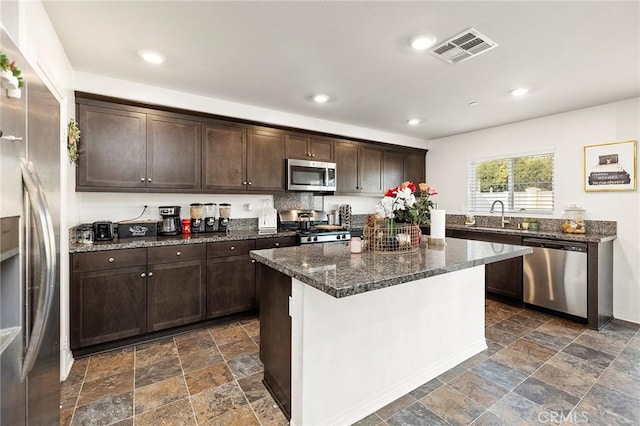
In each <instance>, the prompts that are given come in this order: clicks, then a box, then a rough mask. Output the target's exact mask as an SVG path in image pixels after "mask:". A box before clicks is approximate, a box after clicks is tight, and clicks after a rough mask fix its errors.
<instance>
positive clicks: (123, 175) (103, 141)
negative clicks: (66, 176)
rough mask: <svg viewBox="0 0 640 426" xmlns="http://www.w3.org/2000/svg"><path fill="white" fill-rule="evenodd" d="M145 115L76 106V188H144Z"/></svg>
mask: <svg viewBox="0 0 640 426" xmlns="http://www.w3.org/2000/svg"><path fill="white" fill-rule="evenodd" d="M146 121H147V117H146V114H142V113H139V112H134V111H127V110H121V109H112V108H102V107H98V106H90V105H83V104H79V105H78V124H79V128H80V132H81V137H82V139H81V142H80V144H81V149H80V151H79V152H80V158H79V159H78V170H77V175H76V185H77V186H78V187H79V188H83V187H87V188H91V187H101V188H145V187H146V184H147V174H146V163H147V157H146V138H147V136H146V132H147V123H146Z"/></svg>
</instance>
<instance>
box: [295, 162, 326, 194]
mask: <svg viewBox="0 0 640 426" xmlns="http://www.w3.org/2000/svg"><path fill="white" fill-rule="evenodd" d="M287 189H288V190H290V191H335V189H336V165H335V163H326V162H320V161H308V160H293V159H290V160H287Z"/></svg>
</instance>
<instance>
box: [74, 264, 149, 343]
mask: <svg viewBox="0 0 640 426" xmlns="http://www.w3.org/2000/svg"><path fill="white" fill-rule="evenodd" d="M144 275H145V267H144V266H135V267H131V268H120V269H108V270H102V271H90V272H78V273H75V274H73V275H72V281H71V348H72V349H75V348H79V347H82V346H89V345H95V344H97V343H103V342H109V341H112V340H116V339H122V338H125V337H130V336H136V335H139V334H142V333H144V332H146V330H147V328H146V324H147V309H146V306H147V305H146V304H147V299H146V295H147V280H146V278H144Z"/></svg>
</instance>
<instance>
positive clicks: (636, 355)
mask: <svg viewBox="0 0 640 426" xmlns="http://www.w3.org/2000/svg"><path fill="white" fill-rule="evenodd" d="M486 336H487V345H488V346H489V348H488V349H487V350H485V351H484V352H482V353H480V354H478V355H476V356H474V357H473V358H470V359H469V360H467V361H465V362H463V363H462V364H460V365H458V366H456V367H454V368H452V369H451V370H449V371H447V372H445V373H443V374H442V375H440V376H439V377H437V378H435V379H433V380H431V381H430V382H428V383H426V384H424V385H422V386H420V387H419V388H417V389H415V390H413V391H412V392H410V393H408V394H406V395H404V396H402V397H401V398H399V399H397V400H396V401H394V402H392V403H390V404H388V405H387V406H385V407H383V408H381V409H380V410H378V411H377V412H375V413H373V414H371V415H369V416H367V417H366V418H364V419H362V420H361V421H359V422H358V423H356V424H357V425H467V424H474V425H510V426H511V425H530V424H531V425H533V424H560V423H563V424H566V425H568V426H571V425H574V426H575V425H580V424H585V423H587V424H596V425H618V424H620V425H633V424H640V331H639V328H638V327H637V326H633V325H629V324H623V323H620V322H613V323H610V324H609V325H607V326H606V327H605V328H604V329H603V330H601V331H599V332H598V331H593V330H588V329H586V328H585V327H584V326H582V325H580V324H576V323H573V322H569V321H565V320H562V319H559V318H555V317H552V316H548V315H545V314H542V313H539V312H535V311H531V310H523V309H519V308H514V307H512V306H508V305H504V304H501V303H498V302H494V301H491V300H487V302H486ZM259 340H260V337H259V324H258V321H257V320H256V319H252V320H246V321H240V322H234V323H231V324H225V325H220V326H216V327H213V328H209V329H206V330H199V331H195V332H191V333H187V334H184V335H180V336H176V337H174V338H168V339H164V340H161V341H157V342H153V343H147V344H141V345H138V346H136V347H131V348H127V349H122V350H117V351H113V352H109V353H105V354H101V355H96V356H92V357H89V358H83V359H79V360H76V362H75V363H74V366H73V368H72V371H71V374H70V375H69V377H68V378H67V380H66V381H65V382H64V383H63V384H62V392H61V394H62V396H61V404H62V408H61V424H63V425H68V424H73V425H79V424H95V425H108V424H118V425H132V424H134V423H135V424H136V425H146V424H150V425H196V424H198V425H204V424H206V425H242V426H244V425H260V424H261V425H280V424H283V425H284V424H287V421H286V419H285V418H284V416H283V415H282V413H281V412H280V410H279V409H278V408H277V406H276V405H275V403H274V402H273V400H272V399H271V397H270V396H269V394H268V393H267V391H266V389H265V388H264V386H263V385H262V383H261V380H262V364H261V363H260V360H259V358H258V344H259Z"/></svg>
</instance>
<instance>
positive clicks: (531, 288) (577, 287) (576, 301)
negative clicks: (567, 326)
mask: <svg viewBox="0 0 640 426" xmlns="http://www.w3.org/2000/svg"><path fill="white" fill-rule="evenodd" d="M522 245H524V246H530V247H533V253H531V254H528V255H526V256H524V302H525V303H528V304H531V305H534V306H541V307H543V308H548V309H553V310H554V311H558V312H564V313H566V314H570V315H574V316H577V317H581V318H587V245H586V244H582V243H576V242H570V241H554V240H545V239H540V238H525V239H523V240H522Z"/></svg>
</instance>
